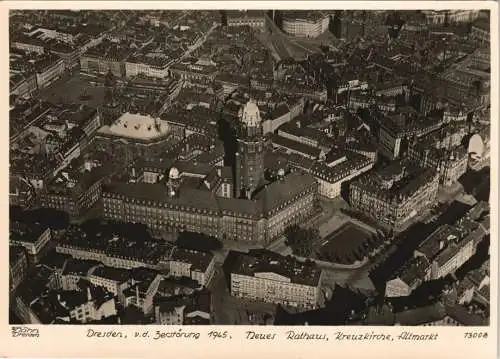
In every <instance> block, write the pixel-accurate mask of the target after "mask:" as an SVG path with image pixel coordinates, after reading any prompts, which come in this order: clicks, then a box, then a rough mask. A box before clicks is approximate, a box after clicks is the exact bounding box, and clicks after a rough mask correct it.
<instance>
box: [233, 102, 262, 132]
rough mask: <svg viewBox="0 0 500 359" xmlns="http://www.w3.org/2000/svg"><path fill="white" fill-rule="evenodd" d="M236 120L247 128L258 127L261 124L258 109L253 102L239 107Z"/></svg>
mask: <svg viewBox="0 0 500 359" xmlns="http://www.w3.org/2000/svg"><path fill="white" fill-rule="evenodd" d="M238 118H239V119H240V121H241V122H242V123H243V124H244V125H246V126H247V127H255V126H259V125H260V123H261V121H262V120H261V118H260V111H259V107H258V106H257V104H256V103H255V101H254V100H249V101H248V102H247V103H246V104H245V105H244V106H243V107H241V109H240V111H239V113H238Z"/></svg>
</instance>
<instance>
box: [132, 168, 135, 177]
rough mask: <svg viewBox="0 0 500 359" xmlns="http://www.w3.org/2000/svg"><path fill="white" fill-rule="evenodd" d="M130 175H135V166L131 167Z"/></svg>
mask: <svg viewBox="0 0 500 359" xmlns="http://www.w3.org/2000/svg"><path fill="white" fill-rule="evenodd" d="M132 177H135V167H132Z"/></svg>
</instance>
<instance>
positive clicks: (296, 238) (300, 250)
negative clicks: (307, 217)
mask: <svg viewBox="0 0 500 359" xmlns="http://www.w3.org/2000/svg"><path fill="white" fill-rule="evenodd" d="M285 237H286V240H285V244H286V245H287V246H289V247H290V248H292V251H293V253H294V254H296V255H298V256H301V257H308V256H310V255H311V254H312V249H313V248H312V244H313V243H314V242H315V241H317V240H318V239H319V238H320V236H319V231H318V229H316V228H300V226H298V225H291V226H289V227H287V228H286V229H285Z"/></svg>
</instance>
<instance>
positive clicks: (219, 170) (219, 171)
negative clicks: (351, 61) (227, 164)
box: [217, 167, 222, 177]
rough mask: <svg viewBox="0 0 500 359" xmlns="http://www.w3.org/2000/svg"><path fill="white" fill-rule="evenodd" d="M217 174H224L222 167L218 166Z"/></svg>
mask: <svg viewBox="0 0 500 359" xmlns="http://www.w3.org/2000/svg"><path fill="white" fill-rule="evenodd" d="M217 176H219V177H220V176H222V169H221V168H220V167H219V168H217Z"/></svg>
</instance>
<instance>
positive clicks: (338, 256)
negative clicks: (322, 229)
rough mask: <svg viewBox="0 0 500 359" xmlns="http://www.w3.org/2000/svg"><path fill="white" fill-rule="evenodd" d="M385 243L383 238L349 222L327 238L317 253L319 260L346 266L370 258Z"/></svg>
mask: <svg viewBox="0 0 500 359" xmlns="http://www.w3.org/2000/svg"><path fill="white" fill-rule="evenodd" d="M383 242H384V238H383V236H381V235H379V234H377V233H372V232H369V231H367V230H365V229H363V228H361V227H359V226H357V225H356V224H354V223H352V222H347V223H345V224H344V225H342V226H341V227H340V228H339V229H337V230H336V231H334V232H332V233H331V234H329V235H328V236H326V238H325V240H324V241H323V242H322V244H321V247H320V248H319V250H318V252H317V253H318V259H321V260H324V261H328V262H333V263H338V264H345V265H349V264H354V263H356V262H360V261H362V260H363V259H364V258H365V257H367V256H369V255H370V253H372V252H373V251H375V250H376V249H377V248H378V247H379V246H380V245H382V244H383Z"/></svg>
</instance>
